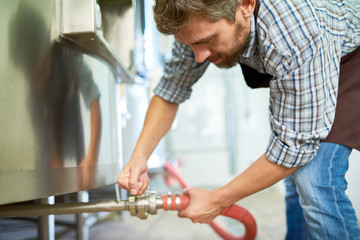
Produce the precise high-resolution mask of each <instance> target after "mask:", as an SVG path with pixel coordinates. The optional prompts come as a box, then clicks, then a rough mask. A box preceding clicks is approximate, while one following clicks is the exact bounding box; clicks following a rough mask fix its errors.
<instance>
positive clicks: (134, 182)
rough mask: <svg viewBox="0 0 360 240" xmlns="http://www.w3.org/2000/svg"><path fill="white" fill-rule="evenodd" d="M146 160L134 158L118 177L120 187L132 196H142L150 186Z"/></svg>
mask: <svg viewBox="0 0 360 240" xmlns="http://www.w3.org/2000/svg"><path fill="white" fill-rule="evenodd" d="M146 163H147V161H146V159H137V158H132V159H131V160H130V161H129V162H128V163H127V164H126V166H125V167H124V169H123V171H122V172H121V173H120V175H119V177H118V183H119V187H120V188H123V189H126V190H128V191H129V192H130V193H131V194H132V195H142V194H144V193H145V191H146V189H147V187H148V185H149V176H148V174H147V170H148V168H147V164H146Z"/></svg>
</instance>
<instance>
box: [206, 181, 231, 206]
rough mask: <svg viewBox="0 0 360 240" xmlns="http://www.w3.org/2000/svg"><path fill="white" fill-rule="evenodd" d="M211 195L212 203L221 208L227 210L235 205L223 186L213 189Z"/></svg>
mask: <svg viewBox="0 0 360 240" xmlns="http://www.w3.org/2000/svg"><path fill="white" fill-rule="evenodd" d="M211 193H212V198H213V200H214V202H215V203H216V204H218V205H219V206H221V207H222V208H227V207H229V206H230V205H232V204H233V203H235V201H233V200H232V199H233V197H232V196H231V194H229V193H230V192H229V191H228V190H227V189H226V188H225V186H223V187H220V188H216V189H213V190H212V191H211Z"/></svg>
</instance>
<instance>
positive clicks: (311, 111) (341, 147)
mask: <svg viewBox="0 0 360 240" xmlns="http://www.w3.org/2000/svg"><path fill="white" fill-rule="evenodd" d="M359 10H360V3H359V2H356V1H353V2H352V1H350V0H348V1H342V2H341V3H340V2H339V3H338V2H335V1H315V0H312V1H300V0H289V1H280V0H275V1H273V0H261V1H260V2H256V1H255V0H242V1H241V0H232V1H230V0H228V1H205V0H188V1H185V0H177V1H174V0H168V1H165V0H157V1H155V5H154V17H155V21H156V23H157V27H158V29H159V31H160V32H162V33H164V34H173V35H174V36H175V39H176V40H177V41H175V43H174V48H173V57H172V59H171V60H170V61H169V62H167V64H166V65H165V69H164V76H163V78H162V79H161V81H160V83H159V85H158V86H157V87H156V89H155V90H154V93H155V96H154V97H153V99H152V100H151V102H150V105H149V109H148V112H147V115H146V119H145V123H144V127H143V130H142V132H141V135H140V137H139V140H138V142H137V145H136V147H135V150H134V153H133V155H132V158H131V160H130V161H129V162H128V164H127V165H126V166H125V168H124V170H123V172H122V173H121V174H120V176H119V178H118V182H119V185H120V187H122V188H125V189H128V190H130V191H131V193H132V194H142V193H143V192H144V191H145V189H146V188H147V186H148V182H149V179H148V176H147V173H146V172H147V166H146V161H147V159H148V157H149V156H150V154H151V152H152V151H153V149H154V148H155V146H156V145H157V143H158V142H159V140H160V139H161V137H163V136H164V135H165V134H166V132H167V131H168V130H169V129H170V127H171V124H172V122H173V120H174V117H175V114H176V111H177V109H178V105H179V103H181V102H183V101H185V100H186V99H188V98H189V96H190V93H191V86H192V85H193V84H194V83H195V82H196V81H197V80H198V79H199V78H200V76H201V75H202V74H203V72H204V71H205V70H206V67H207V66H208V64H209V63H210V62H211V63H213V64H215V65H217V66H218V67H222V68H229V67H233V66H235V65H236V64H238V63H241V65H242V67H243V73H244V76H245V79H246V81H247V83H248V84H249V85H250V86H252V84H255V87H259V86H266V85H269V87H270V108H269V109H270V120H271V128H272V133H271V136H270V139H269V144H268V147H267V149H266V152H265V153H264V154H263V155H261V156H260V158H259V159H258V160H257V161H256V162H255V163H254V164H252V165H251V166H250V167H249V168H248V169H247V170H245V171H244V172H243V173H241V174H240V175H239V176H237V177H236V178H234V179H233V180H232V181H231V182H229V183H228V184H226V185H225V186H223V187H220V188H218V189H214V190H212V191H207V190H204V189H190V190H188V191H185V194H187V195H189V196H190V199H191V202H190V205H189V207H188V208H187V209H185V210H183V211H180V212H179V216H181V217H188V218H191V220H192V221H193V222H201V223H209V222H210V221H212V220H213V219H214V218H215V217H216V216H217V215H218V214H220V212H221V211H222V209H224V208H225V207H227V206H229V205H231V204H233V203H235V202H236V201H238V200H240V199H242V198H244V197H247V196H249V195H251V194H253V193H256V192H258V191H260V190H262V189H265V188H267V187H270V186H272V185H273V184H275V183H276V182H278V181H280V180H281V179H284V178H287V177H288V178H287V181H286V182H287V206H288V207H289V208H288V209H289V211H287V214H288V216H287V217H288V225H289V226H288V235H287V237H288V238H293V239H297V238H298V239H301V238H302V237H304V238H305V237H308V238H309V239H311V238H312V239H337V238H345V239H360V231H359V227H358V225H357V219H356V216H355V211H354V209H353V207H352V205H351V202H350V200H349V199H348V197H347V196H346V195H345V189H346V185H347V183H346V180H345V177H344V176H345V173H346V171H347V168H348V157H349V155H350V152H351V149H352V148H353V147H354V146H359V145H358V142H359V138H357V140H358V142H357V143H355V144H354V146H353V145H352V143H350V144H344V143H346V141H338V140H336V139H338V138H336V137H334V138H331V137H330V139H331V140H329V141H328V142H325V141H326V140H327V139H328V138H329V136H330V135H331V134H329V133H331V132H332V131H330V130H331V129H332V127H335V126H333V125H335V122H336V121H335V122H334V118H335V108H336V103H337V99H338V98H337V93H338V83H339V75H340V61H341V58H342V57H344V56H347V55H349V54H350V53H352V52H355V51H356V49H357V48H358V47H359V45H360V18H359V16H357V15H356V14H357V13H358V12H359ZM356 56H359V54H357V55H356ZM354 61H356V60H354ZM254 76H255V77H254ZM269 76H270V79H267V77H269ZM358 76H359V75H358ZM259 78H263V79H264V80H261V79H260V80H261V81H259ZM355 82H360V79H359V78H358V79H357V81H355ZM339 100H340V98H339ZM353 108H354V106H353ZM358 108H359V107H358V106H356V105H355V111H356V112H357V113H359V111H358V110H357V109H358ZM337 112H338V111H337ZM357 116H359V115H357ZM340 119H341V118H340ZM340 122H341V121H340ZM357 122H359V121H357ZM356 124H357V123H356ZM340 125H341V124H340ZM341 126H344V124H342V125H341ZM357 127H358V125H357ZM347 128H349V126H348V127H347ZM357 129H358V130H356V131H355V132H356V134H359V131H360V129H359V128H357ZM356 134H355V135H356ZM338 135H339V134H338ZM340 135H341V134H340ZM359 136H360V135H359ZM332 139H335V141H333V140H332ZM289 176H290V177H289ZM295 188H296V189H295ZM299 202H300V204H301V207H300V205H299ZM294 213H298V214H294ZM299 228H300V229H301V231H299V230H297V229H299ZM294 229H295V230H294ZM303 229H309V232H303ZM303 233H304V234H303Z"/></svg>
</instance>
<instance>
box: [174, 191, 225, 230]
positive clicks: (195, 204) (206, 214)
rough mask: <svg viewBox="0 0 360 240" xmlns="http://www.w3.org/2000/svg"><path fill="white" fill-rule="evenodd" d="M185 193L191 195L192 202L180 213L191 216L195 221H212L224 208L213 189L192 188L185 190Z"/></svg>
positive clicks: (180, 214)
mask: <svg viewBox="0 0 360 240" xmlns="http://www.w3.org/2000/svg"><path fill="white" fill-rule="evenodd" d="M184 195H187V196H189V198H190V204H189V206H188V207H187V208H186V209H185V210H180V211H179V214H178V215H179V217H186V218H190V219H191V221H192V222H193V223H210V222H212V221H213V220H214V218H215V217H216V216H218V215H219V214H220V213H221V211H222V210H223V209H224V207H222V206H221V203H219V202H217V201H216V199H215V198H214V194H213V193H212V192H211V191H208V190H205V189H199V188H191V189H188V190H186V191H184Z"/></svg>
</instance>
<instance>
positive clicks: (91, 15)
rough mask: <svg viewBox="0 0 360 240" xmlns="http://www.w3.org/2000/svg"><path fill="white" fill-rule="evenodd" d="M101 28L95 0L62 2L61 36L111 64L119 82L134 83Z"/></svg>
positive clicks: (67, 0)
mask: <svg viewBox="0 0 360 240" xmlns="http://www.w3.org/2000/svg"><path fill="white" fill-rule="evenodd" d="M79 13H80V14H79ZM100 27H101V11H100V8H99V5H97V3H96V1H95V0H76V1H73V0H62V4H61V29H62V31H61V36H62V37H63V38H66V39H68V40H70V41H72V42H74V43H75V44H77V45H78V46H80V47H82V48H83V50H85V51H87V52H88V53H90V54H94V55H96V56H98V57H101V58H102V59H104V60H105V61H106V62H107V63H109V64H110V66H111V67H112V69H113V71H114V73H115V76H116V79H117V82H119V83H134V78H133V76H131V74H130V72H129V71H128V70H127V69H126V68H125V67H124V65H123V64H122V63H121V61H120V59H119V57H118V56H117V55H116V54H115V53H114V51H113V50H112V49H111V47H110V45H109V44H108V42H107V41H106V40H105V39H104V38H103V36H102V35H101V34H100V32H99V30H100ZM123 37H124V36H123Z"/></svg>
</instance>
